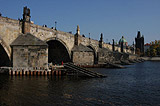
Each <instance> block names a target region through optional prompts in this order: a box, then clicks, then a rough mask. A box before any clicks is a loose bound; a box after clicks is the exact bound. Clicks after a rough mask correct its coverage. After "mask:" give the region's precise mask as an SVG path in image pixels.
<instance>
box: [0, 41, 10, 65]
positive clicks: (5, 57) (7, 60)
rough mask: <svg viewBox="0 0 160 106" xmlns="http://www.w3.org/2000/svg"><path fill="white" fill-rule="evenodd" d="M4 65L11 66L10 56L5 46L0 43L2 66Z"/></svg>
mask: <svg viewBox="0 0 160 106" xmlns="http://www.w3.org/2000/svg"><path fill="white" fill-rule="evenodd" d="M3 66H11V61H10V58H9V56H8V54H7V52H6V51H5V49H4V48H3V46H2V45H1V44H0V67H3Z"/></svg>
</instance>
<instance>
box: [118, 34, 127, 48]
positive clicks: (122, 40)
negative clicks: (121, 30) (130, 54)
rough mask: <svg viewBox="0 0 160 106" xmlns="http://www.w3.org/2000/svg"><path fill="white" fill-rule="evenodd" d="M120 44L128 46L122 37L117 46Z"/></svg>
mask: <svg viewBox="0 0 160 106" xmlns="http://www.w3.org/2000/svg"><path fill="white" fill-rule="evenodd" d="M122 42H123V44H124V45H125V46H127V45H128V42H127V40H126V39H125V38H124V36H122V38H121V39H120V40H119V44H121V43H122Z"/></svg>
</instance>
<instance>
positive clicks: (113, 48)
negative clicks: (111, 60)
mask: <svg viewBox="0 0 160 106" xmlns="http://www.w3.org/2000/svg"><path fill="white" fill-rule="evenodd" d="M112 40H113V44H112V50H113V51H115V47H114V39H112Z"/></svg>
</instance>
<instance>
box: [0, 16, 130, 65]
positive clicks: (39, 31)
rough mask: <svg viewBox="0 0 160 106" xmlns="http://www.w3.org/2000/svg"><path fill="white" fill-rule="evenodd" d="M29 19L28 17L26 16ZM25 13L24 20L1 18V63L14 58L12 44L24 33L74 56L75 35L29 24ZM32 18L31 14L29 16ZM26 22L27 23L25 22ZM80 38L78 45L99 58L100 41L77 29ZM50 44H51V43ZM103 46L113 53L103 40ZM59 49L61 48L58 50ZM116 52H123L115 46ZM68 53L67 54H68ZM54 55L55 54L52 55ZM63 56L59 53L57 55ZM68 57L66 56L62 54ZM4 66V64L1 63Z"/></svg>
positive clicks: (110, 46)
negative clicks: (91, 51) (81, 33)
mask: <svg viewBox="0 0 160 106" xmlns="http://www.w3.org/2000/svg"><path fill="white" fill-rule="evenodd" d="M26 17H27V15H26ZM26 17H25V13H24V14H23V18H24V19H22V20H15V19H10V18H7V17H3V16H0V44H1V45H0V46H1V47H0V49H1V50H0V54H1V55H0V56H1V57H0V59H1V60H0V61H2V60H6V61H7V60H10V61H11V58H12V50H11V46H10V44H11V43H12V42H13V41H14V40H15V39H16V38H17V37H18V36H19V35H20V34H22V33H24V32H29V33H31V34H32V35H34V36H35V37H37V38H39V39H41V40H42V41H45V42H46V43H48V45H49V44H50V43H55V47H57V50H58V49H65V50H60V51H61V52H63V53H68V54H67V55H69V58H71V55H72V49H73V47H74V45H75V35H73V34H70V33H67V32H63V31H59V30H55V29H53V28H48V27H43V26H40V25H35V24H34V23H32V22H31V21H30V19H29V20H28V22H27V21H26V20H25V18H26ZM28 17H29V18H30V14H29V15H28ZM24 20H25V21H26V22H24ZM77 31H78V33H79V36H78V43H79V44H82V45H84V46H86V47H89V48H91V49H92V50H93V51H94V54H95V57H96V56H97V53H98V50H99V41H98V40H93V39H90V38H86V37H83V36H81V35H80V30H79V29H77ZM49 42H50V43H49ZM102 46H103V48H106V49H109V50H111V51H112V45H110V44H106V43H104V42H103V39H102ZM58 47H59V48H58ZM115 50H117V51H119V52H120V51H121V50H120V47H117V46H115ZM66 51H67V52H66ZM57 52H58V51H57ZM124 52H126V53H132V52H131V50H129V49H124ZM51 54H53V53H51ZM58 54H61V53H60V52H58V53H57V54H56V55H58ZM62 55H66V54H62ZM1 64H4V63H1Z"/></svg>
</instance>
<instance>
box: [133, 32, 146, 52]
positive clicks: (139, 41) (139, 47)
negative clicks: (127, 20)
mask: <svg viewBox="0 0 160 106" xmlns="http://www.w3.org/2000/svg"><path fill="white" fill-rule="evenodd" d="M135 42H136V45H135V47H136V54H144V36H142V37H141V33H140V31H138V33H137V37H136V38H135Z"/></svg>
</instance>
